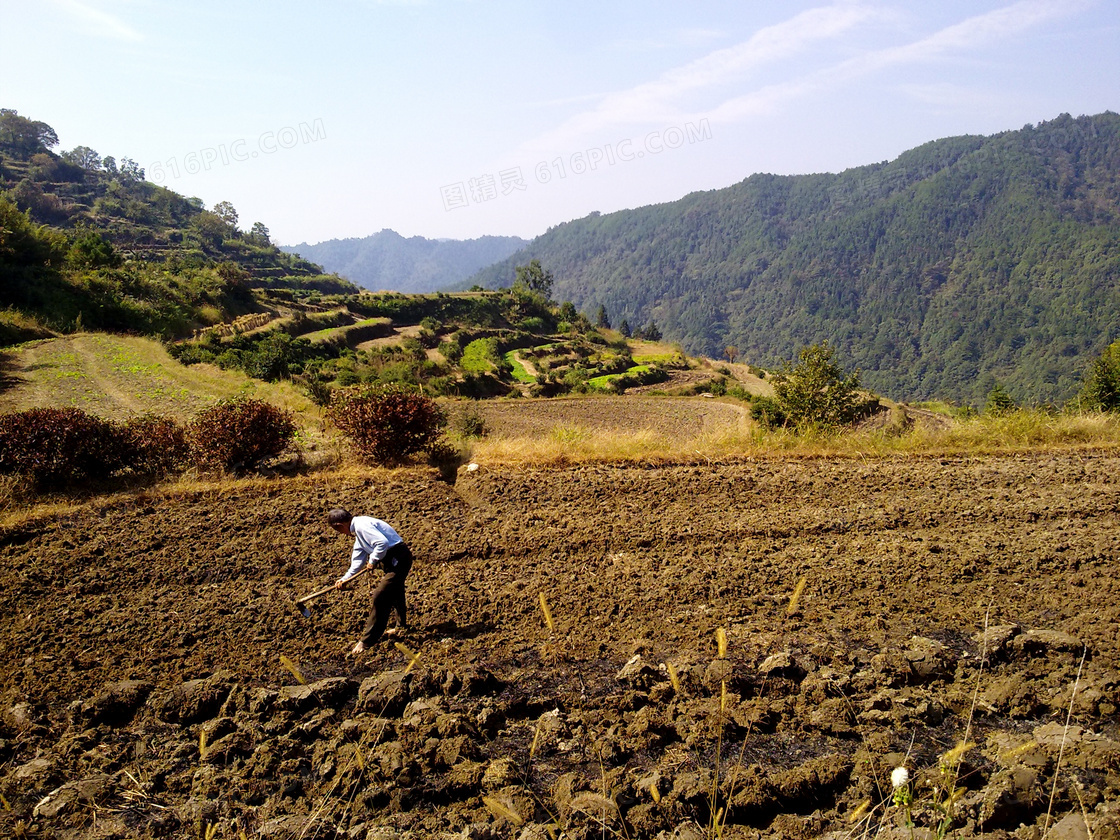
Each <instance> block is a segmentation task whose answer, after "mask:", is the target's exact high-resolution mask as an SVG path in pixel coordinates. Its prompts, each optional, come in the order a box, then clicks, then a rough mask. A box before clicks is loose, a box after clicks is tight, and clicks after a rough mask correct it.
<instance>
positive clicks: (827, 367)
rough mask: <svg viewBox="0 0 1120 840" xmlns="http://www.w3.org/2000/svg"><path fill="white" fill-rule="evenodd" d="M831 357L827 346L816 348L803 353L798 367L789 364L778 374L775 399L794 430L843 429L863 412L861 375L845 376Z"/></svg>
mask: <svg viewBox="0 0 1120 840" xmlns="http://www.w3.org/2000/svg"><path fill="white" fill-rule="evenodd" d="M832 355H833V349H832V348H831V347H829V346H828V342H824V343H822V344H814V345H812V346H810V347H806V348H804V349H802V350H801V352H800V353H799V354H798V363H797V364H796V365H792V366H791V365H789V364H788V363H787V364H786V365H785V366H783V368H782V369H781V370H780V371H779V372H778V373H777V374H775V376H774V379H773V382H774V397H775V399H776V400H777V402H778V405H779V406H780V408H781V413H782V414H783V415H784V417H785V418H786V419H787V420H788V421H789V422H791V423H793V424H794V425H795V426H798V427H800V428H805V427H809V426H821V427H829V426H840V425H844V424H847V423H851V422H852V421H854V420H855V419H856V418H857V417H859V415H860V414H861V412H862V411H863V410H864V408H865V406H866V403H865V402H864V401H863V400H862V399H861V398H860V395H859V390H860V382H859V372H858V371H857V372H856V373H852V374H845V372H844V370H843V369H842V368H841V367H840V366H839V365H838V364H836V363H835V362H833V361H832Z"/></svg>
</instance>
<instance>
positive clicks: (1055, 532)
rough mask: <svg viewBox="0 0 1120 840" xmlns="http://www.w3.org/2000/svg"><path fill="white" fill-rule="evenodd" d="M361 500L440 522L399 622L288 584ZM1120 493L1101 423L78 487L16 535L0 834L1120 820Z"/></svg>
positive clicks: (8, 550) (314, 833)
mask: <svg viewBox="0 0 1120 840" xmlns="http://www.w3.org/2000/svg"><path fill="white" fill-rule="evenodd" d="M336 505H342V506H346V507H348V508H350V509H351V510H352V511H354V512H355V513H368V514H372V515H376V516H379V517H381V518H384V519H387V520H388V521H390V522H391V523H393V524H394V525H396V526H397V528H398V530H400V531H401V533H402V534H403V535H404V536H405V538H406V540H408V541H409V542H410V544H411V545H412V547H413V549H414V551H415V554H416V556H417V563H416V565H415V567H414V569H413V572H412V574H411V576H410V578H409V592H410V606H411V608H412V611H413V615H412V620H411V624H412V628H411V629H410V630H409V631H407V632H406V633H405V634H404V635H402V636H400V637H399V639H400V642H401V646H400V647H397V646H395V645H394V644H393V643H392V642H391V641H389V640H386V641H383V642H382V643H381V644H380V645H378V646H377V647H376V648H375V649H374V650H373V651H371V652H369V653H367V654H365V655H364V656H361V657H357V658H355V657H352V656H349V655H348V651H349V648H350V647H351V646H352V644H353V642H354V640H355V639H356V637H357V634H358V632H359V631H360V628H361V625H362V623H363V620H364V613H365V610H366V608H367V596H366V587H367V584H366V583H359V584H358V585H356V586H355V587H354V588H353V589H351V590H347V591H345V592H342V593H332V594H330V595H327V596H325V597H323V598H322V599H320V600H319V601H316V602H315V604H314V606H313V607H312V610H311V612H312V615H311V618H309V619H305V618H303V617H301V616H300V615H299V614H298V613H297V612H296V610H295V609H293V607H292V602H293V600H294V599H295V598H296V597H298V596H299V595H301V594H305V593H307V592H310V591H311V590H313V589H315V588H318V587H320V586H323V585H324V584H326V583H329V582H330V581H331V580H333V579H334V578H335V577H337V576H338V575H339V574H340V573H341V572H342V571H343V570H344V568H345V566H346V560H347V557H348V553H349V543H348V541H347V540H346V539H344V538H342V537H339V536H337V535H336V534H334V533H333V532H331V531H329V530H328V529H327V528H326V526H325V524H324V514H325V512H326V510H327V509H328V508H330V507H333V506H336ZM1118 511H1120V457H1117V456H1115V455H1109V454H1082V455H1072V454H1071V455H1053V454H1049V455H1039V456H1016V457H1003V458H1000V457H991V458H976V459H968V458H959V459H958V458H952V459H942V460H936V459H921V458H900V459H897V460H872V461H863V460H794V459H773V460H755V461H740V462H733V463H731V462H729V463H716V464H708V463H704V464H695V465H675V466H659V467H653V466H644V467H642V466H601V467H594V466H592V467H589V466H582V467H573V468H570V469H549V470H536V469H517V470H504V469H503V470H499V469H497V468H494V469H490V468H487V467H486V466H485V465H483V466H482V468H480V469H478V470H477V471H473V472H467V470H466V468H463V469H462V470H460V473H459V478H458V481H457V482H456V484H455V485H454V486H452V485H449V484H446V483H443V482H441V481H440V480H439V479H438V477H437V476H436V474H435V472H434V471H430V470H405V471H397V472H382V471H377V472H371V474H370V476H369V477H368V478H367V479H361V480H359V479H354V478H336V479H330V478H322V477H318V478H290V479H283V480H276V481H274V482H268V483H261V482H253V483H245V484H243V485H233V486H226V487H225V488H224V489H221V490H219V489H215V490H212V491H205V490H200V491H197V492H191V493H186V492H179V493H176V494H170V493H160V492H156V491H148V492H146V493H140V494H137V495H132V496H128V497H123V498H121V497H117V498H115V499H114V500H112V501H105V502H95V503H90V504H88V505H86V506H84V507H82V508H79V509H77V510H75V511H72V512H70V513H67V514H65V515H63V516H57V517H53V518H46V519H41V520H37V521H31V522H27V523H24V524H22V525H19V526H17V527H13V528H9V529H7V530H6V531H3V532H2V533H0V609H2V611H3V619H2V620H0V715H2V723H0V794H2V795H3V801H2V802H0V806H2V807H0V836H5V837H8V836H13V837H22V836H28V837H58V838H79V837H81V838H86V837H102V838H107V837H154V836H167V837H192V838H197V837H211V838H214V837H219V838H234V837H240V836H245V837H258V836H260V837H276V838H297V837H319V838H324V837H346V838H392V837H402V838H428V837H463V838H476V840H477V838H507V837H517V838H525V840H532V838H545V837H550V836H565V837H572V838H591V837H597V838H598V837H630V838H644V837H662V838H669V837H679V838H683V837H703V836H716V834H717V829H718V832H719V836H722V837H775V838H777V837H818V836H831V837H834V838H837V839H838V838H841V837H860V836H869V837H870V836H878V835H885V836H898V837H908V836H910V831H909V829H907V828H905V822H906V820H907V819H910V820H912V821H913V822H914V823H915V824H916V825H917V826H918V832H919V833H918V834H916V835H914V836H927V835H926V834H924V833H922V831H923V829H924V828H934V827H936V825H937V823H938V822H939V821H940V820H941V819H943V818H944V817H945V815H946V814H945V812H946V810H948V812H949V813H948V817H949V819H950V820H951V823H950V827H949V834H950V835H951V836H980V835H983V836H985V837H996V838H998V837H1011V836H1015V837H1024V838H1025V837H1040V836H1041V833H1042V832H1043V830H1045V829H1050V831H1051V834H1050V836H1051V837H1067V838H1073V837H1088V836H1090V833H1091V836H1092V838H1094V839H1095V840H1098V839H1099V838H1106V837H1117V836H1118V835H1120V811H1118V810H1117V808H1118V806H1117V801H1118V800H1120V731H1118V717H1117V715H1118V708H1120V673H1118V671H1117V664H1118V662H1120V658H1118V656H1120V627H1118V620H1120V582H1118V581H1120V564H1118V558H1120V512H1118ZM802 581H803V584H802V583H801V582H802ZM543 607H547V615H546V612H545V610H544V609H543ZM549 623H551V627H550V626H549ZM289 666H290V667H289ZM297 675H298V677H297ZM300 680H302V681H304V683H305V684H303V683H301V682H300ZM1067 721H1068V725H1067ZM965 739H967V741H968V744H970V745H971V746H967V749H965V750H964V751H963V754H962V761H961V763H960V764H959V765H958V764H956V763H955V762H950V764H949V765H948V767H947V769H946V770H945V771H944V772H943V771H941V770H940V769H939V762H940V763H942V764H943V763H944V762H943V761H942V760H941V759H940V757H941V756H942V755H943V754H944V753H945V752H946V751H948V750H949V749H951V748H952V747H953V746H954V745H956V744H958V743H959V742H961V741H962V740H965ZM900 766H904V767H906V768H907V769H908V771H909V774H910V777H911V780H912V781H911V783H910V785H909V788H908V789H909V791H910V794H911V805H910V806H909V807H908V808H907V807H902V806H898V805H894V804H892V792H891V783H890V775H891V771H892V769H894V768H896V767H900ZM946 792H952V796H953V805H952V807H951V808H950V809H945V808H944V807H943V800H944V795H945V793H946ZM903 798H904V797H899V799H900V800H901V799H903ZM861 808H862V809H863V810H862V815H861V811H860V809H861ZM713 825H716V826H717V828H713Z"/></svg>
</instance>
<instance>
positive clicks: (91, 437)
mask: <svg viewBox="0 0 1120 840" xmlns="http://www.w3.org/2000/svg"><path fill="white" fill-rule="evenodd" d="M123 463H124V462H123V447H122V435H121V430H120V427H119V426H117V425H116V424H114V423H110V422H108V421H107V420H102V419H101V418H99V417H94V416H93V415H92V414H87V413H86V412H84V411H82V410H81V409H78V408H32V409H28V410H27V411H18V412H14V413H11V414H4V415H0V473H14V474H16V475H23V476H26V477H27V478H29V479H30V480H31V481H32V483H33V485H34V486H35V488H36V489H39V490H51V489H57V488H60V487H64V486H67V485H73V484H80V483H82V482H83V481H89V480H92V479H102V478H108V477H109V476H110V475H112V474H113V473H114V472H116V471H117V470H118V469H120V468H121V467H122V466H123Z"/></svg>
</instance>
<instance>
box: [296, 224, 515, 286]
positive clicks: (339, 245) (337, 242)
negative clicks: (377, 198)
mask: <svg viewBox="0 0 1120 840" xmlns="http://www.w3.org/2000/svg"><path fill="white" fill-rule="evenodd" d="M527 244H528V241H527V240H524V239H521V238H520V237H517V236H483V237H480V238H479V239H466V240H457V239H425V238H424V237H422V236H412V237H409V238H407V239H406V238H405V237H403V236H401V235H400V234H399V233H396V232H395V231H392V230H388V229H386V230H383V231H381V232H380V233H375V234H373V235H372V236H366V237H364V238H362V239H331V240H328V241H326V242H320V243H318V244H317V245H309V244H307V243H306V242H302V243H300V244H299V245H290V246H282V248H281V250H284V251H287V252H288V253H290V254H299V255H300V256H301V257H303V258H304V259H307V260H311V261H312V262H314V263H317V264H319V265H321V266H323V267H324V268H325V269H326V270H327V271H331V272H334V273H336V274H340V275H342V276H343V277H345V278H347V279H348V280H350V281H351V282H353V283H357V284H358V285H359V286H364V287H365V288H367V289H370V290H372V291H375V292H377V291H394V292H409V293H419V292H434V291H437V290H440V289H447V288H449V287H451V286H454V285H456V284H460V283H461V282H462V281H463V280H465V279H466V278H467V277H470V276H471V275H472V274H474V273H475V272H476V271H478V270H479V269H481V268H484V267H486V266H488V265H493V264H494V263H496V262H498V261H500V260H504V259H505V258H506V257H508V256H509V255H510V254H512V253H513V252H514V251H516V250H518V249H519V248H524V247H525V246H526V245H527Z"/></svg>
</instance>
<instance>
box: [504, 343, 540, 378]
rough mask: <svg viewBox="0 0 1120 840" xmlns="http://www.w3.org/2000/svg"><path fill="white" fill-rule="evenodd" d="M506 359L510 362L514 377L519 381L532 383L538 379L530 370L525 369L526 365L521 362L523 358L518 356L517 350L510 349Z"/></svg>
mask: <svg viewBox="0 0 1120 840" xmlns="http://www.w3.org/2000/svg"><path fill="white" fill-rule="evenodd" d="M505 360H506V361H507V362H508V363H509V366H510V371H511V372H512V374H513V378H514V379H516V380H517V381H518V382H525V383H527V384H532V383H534V382H536V381H537V378H536V377H535V376H533V375H532V374H530V373H529V371H527V370H525V365H523V364H521V360H520V359H518V358H517V351H516V350H510V351H509V352H508V353H506V355H505Z"/></svg>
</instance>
